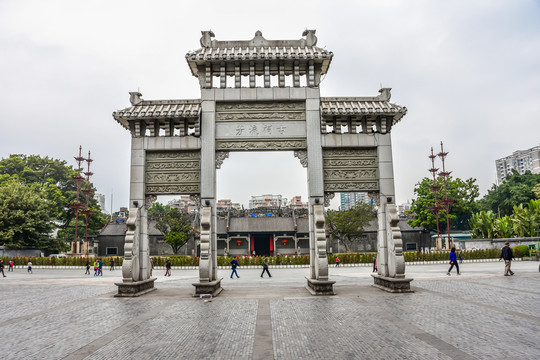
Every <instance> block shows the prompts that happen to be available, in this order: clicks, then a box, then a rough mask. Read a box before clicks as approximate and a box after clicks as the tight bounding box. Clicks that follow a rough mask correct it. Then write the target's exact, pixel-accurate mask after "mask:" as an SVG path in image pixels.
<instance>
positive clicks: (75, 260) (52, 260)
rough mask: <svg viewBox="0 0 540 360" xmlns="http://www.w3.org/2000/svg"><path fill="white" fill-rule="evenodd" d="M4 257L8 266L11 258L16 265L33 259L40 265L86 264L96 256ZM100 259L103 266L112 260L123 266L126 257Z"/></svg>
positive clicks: (26, 263)
mask: <svg viewBox="0 0 540 360" xmlns="http://www.w3.org/2000/svg"><path fill="white" fill-rule="evenodd" d="M2 259H3V260H4V266H7V265H8V263H9V261H10V260H13V264H14V265H25V266H26V265H28V262H29V261H31V262H32V265H39V266H44V265H47V266H85V265H86V261H89V262H90V265H91V266H92V264H93V263H94V261H95V260H96V258H93V257H67V256H66V257H59V258H57V257H35V256H32V257H27V256H14V257H8V256H2ZM100 259H101V260H102V261H103V266H109V264H110V263H111V260H114V266H122V262H123V261H124V258H121V257H118V256H113V257H111V256H108V257H100Z"/></svg>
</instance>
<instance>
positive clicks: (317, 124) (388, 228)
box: [113, 30, 411, 296]
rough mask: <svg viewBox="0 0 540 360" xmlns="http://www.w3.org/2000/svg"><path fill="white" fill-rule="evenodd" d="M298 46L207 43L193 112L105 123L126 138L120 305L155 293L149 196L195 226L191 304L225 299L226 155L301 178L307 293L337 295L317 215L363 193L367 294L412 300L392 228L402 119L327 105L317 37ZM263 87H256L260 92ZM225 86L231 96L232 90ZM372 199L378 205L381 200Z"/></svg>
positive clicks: (362, 101) (366, 105)
mask: <svg viewBox="0 0 540 360" xmlns="http://www.w3.org/2000/svg"><path fill="white" fill-rule="evenodd" d="M303 36H304V37H305V38H302V39H300V40H266V39H265V38H264V37H263V36H262V34H261V33H260V32H259V31H257V33H256V34H255V37H254V38H253V39H252V40H248V41H217V40H215V39H214V34H213V33H212V32H211V31H203V32H202V38H201V46H202V47H201V48H200V49H199V50H196V51H193V52H189V53H188V54H187V55H186V59H187V62H188V64H189V66H190V69H191V72H192V74H193V75H194V76H195V77H197V78H198V79H199V84H200V88H201V98H200V99H196V100H157V101H156V100H153V101H147V100H143V99H142V95H141V94H140V93H138V92H133V93H130V95H131V98H130V101H131V105H132V106H130V107H128V108H126V109H123V110H119V111H116V112H114V113H113V117H114V118H115V120H116V121H118V122H119V123H120V124H121V125H122V126H123V127H124V128H126V129H128V130H129V131H130V132H131V137H132V143H131V180H130V203H131V204H132V206H131V209H130V216H129V220H128V232H127V234H126V243H125V261H124V264H123V267H122V275H123V280H122V282H121V283H118V284H116V285H117V286H118V294H117V295H118V296H137V295H140V294H143V293H145V292H148V291H151V290H153V289H154V280H155V278H151V277H150V263H149V253H148V251H149V250H148V249H149V246H148V222H147V211H148V209H149V208H150V207H151V205H152V202H153V201H155V199H156V196H157V195H170V194H175V195H185V194H189V195H191V196H192V197H193V198H195V199H196V200H198V201H199V204H200V214H201V216H200V218H201V236H200V249H201V257H200V265H199V282H198V283H195V284H193V285H194V286H195V295H198V294H214V295H217V294H219V292H220V291H221V290H222V288H221V279H219V278H218V277H217V238H216V223H217V221H216V168H219V167H220V166H221V164H222V163H223V161H224V160H225V159H226V158H227V157H228V156H229V153H230V152H231V151H252V150H257V151H261V150H273V151H275V150H288V151H294V154H295V156H296V157H298V158H299V160H300V162H301V164H302V165H303V166H304V167H306V168H307V171H308V192H309V193H308V197H309V219H310V221H309V224H310V225H309V244H310V245H309V247H310V250H309V251H310V258H311V264H310V275H309V277H307V289H308V290H309V291H310V292H311V293H312V294H315V295H330V294H334V291H333V284H334V283H335V282H334V281H331V280H330V278H329V273H328V262H327V257H326V234H325V230H326V229H325V219H324V206H325V204H326V205H328V204H329V201H330V199H331V198H332V197H333V194H334V192H347V191H367V192H370V193H372V194H371V195H372V197H374V198H375V199H378V204H377V205H379V210H378V219H379V233H378V263H379V266H378V269H379V270H378V274H377V275H375V276H374V282H375V286H378V287H381V288H383V289H385V290H388V291H393V292H404V291H410V286H409V283H410V281H411V279H405V263H404V259H403V253H402V245H401V234H400V231H399V228H398V227H397V225H396V224H397V215H396V210H395V208H396V207H395V204H394V203H393V198H394V179H393V167H392V146H391V138H390V130H391V128H392V126H393V125H395V124H396V123H397V122H398V121H399V120H400V119H401V118H402V117H403V116H404V115H405V114H406V112H407V109H406V108H405V107H402V106H399V105H395V104H392V103H390V102H389V100H390V89H381V90H379V92H380V95H378V96H373V97H351V98H343V97H342V98H324V97H321V96H320V91H319V84H320V80H321V75H324V74H326V73H327V71H328V68H329V65H330V62H331V60H332V57H333V53H332V52H330V51H327V50H325V49H322V48H319V47H316V44H317V38H316V36H315V30H306V31H305V32H304V33H303ZM259 81H260V82H259ZM228 86H229V87H228ZM379 194H380V196H379Z"/></svg>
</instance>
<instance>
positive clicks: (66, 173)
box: [0, 154, 105, 250]
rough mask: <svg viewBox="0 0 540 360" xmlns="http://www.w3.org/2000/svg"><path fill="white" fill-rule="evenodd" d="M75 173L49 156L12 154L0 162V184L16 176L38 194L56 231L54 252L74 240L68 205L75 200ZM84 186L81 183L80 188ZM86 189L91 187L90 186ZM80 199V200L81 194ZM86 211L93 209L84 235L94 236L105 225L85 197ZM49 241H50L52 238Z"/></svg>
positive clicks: (91, 198)
mask: <svg viewBox="0 0 540 360" xmlns="http://www.w3.org/2000/svg"><path fill="white" fill-rule="evenodd" d="M76 174H77V171H75V170H74V169H73V168H72V167H71V166H67V165H66V162H65V161H63V160H58V159H51V158H49V157H40V156H38V155H29V156H27V155H21V154H16V155H10V157H9V158H6V159H2V160H0V184H3V183H5V182H8V181H10V179H12V178H13V177H14V176H16V177H17V180H18V181H19V182H20V183H21V184H23V185H26V186H28V187H30V188H32V189H33V190H35V191H36V192H39V193H40V196H41V197H42V198H43V202H44V204H46V206H47V213H48V215H49V221H50V222H51V224H52V223H54V224H56V226H55V227H57V228H59V231H58V241H59V244H57V245H54V246H56V249H58V250H61V248H63V247H64V244H63V243H62V242H63V241H64V242H65V241H71V240H73V238H74V228H75V226H74V221H73V219H74V218H75V212H74V211H73V209H72V208H70V207H69V205H70V204H71V203H73V202H75V199H76V191H77V187H76V185H75V181H74V180H73V176H75V175H76ZM85 186H86V184H84V183H83V184H82V187H83V188H84V187H85ZM90 187H91V188H93V186H92V184H90ZM81 199H82V200H81V201H84V196H83V195H82V193H81ZM89 208H90V209H91V210H94V213H93V214H92V216H91V217H90V219H89V227H88V232H89V234H90V235H95V234H97V232H98V231H99V230H100V229H101V228H102V227H103V226H104V225H105V219H104V217H103V214H102V213H101V210H100V209H99V206H98V205H97V202H96V200H95V199H94V198H93V197H90V198H89ZM80 218H82V219H83V221H82V222H80V223H79V227H80V228H82V229H83V230H84V216H81V217H80ZM81 224H82V227H81ZM53 227H54V226H53ZM83 236H84V231H82V232H79V238H82V237H83ZM50 241H53V242H54V239H50Z"/></svg>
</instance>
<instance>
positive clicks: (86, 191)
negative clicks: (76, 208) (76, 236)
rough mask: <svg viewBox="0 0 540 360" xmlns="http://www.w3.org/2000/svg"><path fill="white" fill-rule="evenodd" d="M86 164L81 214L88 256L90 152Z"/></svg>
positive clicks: (91, 190)
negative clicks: (84, 201)
mask: <svg viewBox="0 0 540 360" xmlns="http://www.w3.org/2000/svg"><path fill="white" fill-rule="evenodd" d="M85 160H86V163H87V166H88V168H87V171H86V172H85V173H84V175H85V176H86V188H85V189H84V190H83V191H82V192H83V194H84V197H85V198H86V203H85V208H84V210H81V211H80V212H81V214H84V216H85V224H84V243H85V253H86V254H87V255H88V217H90V216H91V215H92V214H93V213H94V210H91V209H90V207H89V200H90V196H91V195H93V194H94V189H92V187H91V186H90V177H91V176H92V175H94V173H92V172H90V164H91V163H92V161H93V160H92V159H91V158H90V151H88V158H86V159H85Z"/></svg>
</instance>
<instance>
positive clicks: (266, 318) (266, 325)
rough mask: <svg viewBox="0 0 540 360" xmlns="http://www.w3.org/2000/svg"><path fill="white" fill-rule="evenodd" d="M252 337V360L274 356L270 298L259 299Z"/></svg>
mask: <svg viewBox="0 0 540 360" xmlns="http://www.w3.org/2000/svg"><path fill="white" fill-rule="evenodd" d="M258 302H259V307H258V308H257V322H256V325H255V336H254V338H253V357H252V359H253V360H263V359H264V360H266V359H273V358H274V337H273V333H272V320H271V314H270V299H260V300H259V301H258Z"/></svg>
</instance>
